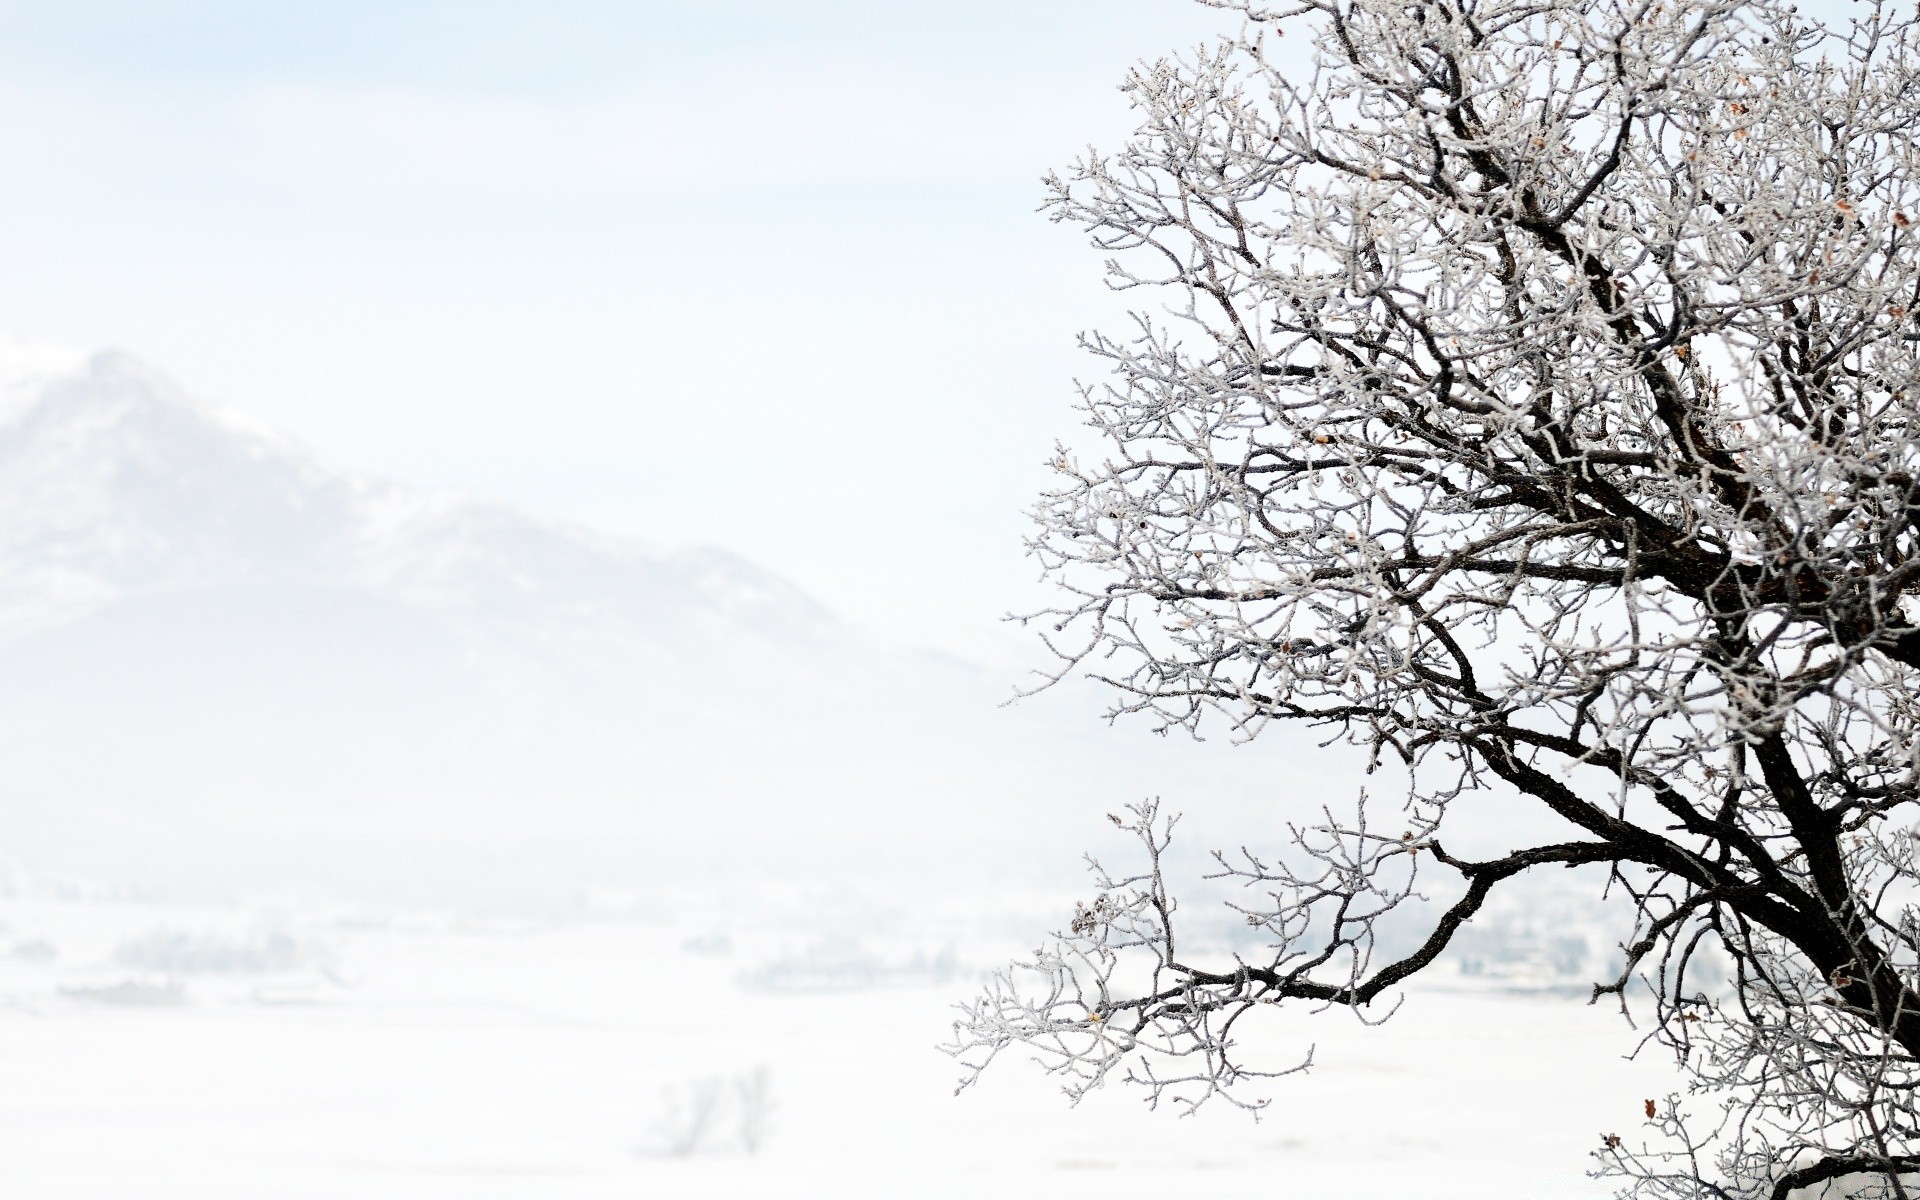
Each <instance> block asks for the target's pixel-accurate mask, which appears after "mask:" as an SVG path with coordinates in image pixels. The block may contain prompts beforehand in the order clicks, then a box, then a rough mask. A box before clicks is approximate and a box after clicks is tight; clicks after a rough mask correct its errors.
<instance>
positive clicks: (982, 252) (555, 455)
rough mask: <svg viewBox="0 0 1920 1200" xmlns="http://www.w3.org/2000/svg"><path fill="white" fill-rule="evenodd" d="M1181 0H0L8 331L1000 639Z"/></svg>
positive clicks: (463, 477)
mask: <svg viewBox="0 0 1920 1200" xmlns="http://www.w3.org/2000/svg"><path fill="white" fill-rule="evenodd" d="M1228 20H1229V18H1228V17H1227V16H1226V15H1224V14H1221V13H1218V12H1213V11H1210V10H1207V9H1204V8H1201V7H1199V6H1197V5H1192V4H1188V3H1183V2H1182V0H1098V2H1093V0H1040V2H1035V0H986V2H976V3H970V4H964V5H954V4H944V3H917V2H913V0H890V2H863V0H826V2H816V3H808V4H804V5H801V4H790V3H771V2H764V0H754V2H748V3H735V4H725V5H721V4H711V3H703V2H690V0H689V2H679V3H664V2H655V0H629V2H625V3H609V2H600V3H593V2H588V0H543V2H542V3H537V4H535V3H527V2H514V3H503V2H497V0H495V2H489V0H417V2H409V3H404V4H395V3H390V2H383V3H343V2H341V0H326V2H312V0H308V2H295V3H276V4H272V5H262V4H257V3H251V2H246V0H200V2H193V0H174V2H162V0H154V2H143V0H124V2H119V3H112V2H107V3H71V4H69V3H62V4H46V3H38V2H34V3H23V2H12V3H5V4H0V158H3V159H4V161H5V163H6V178H5V186H4V187H0V330H5V331H7V332H11V333H15V334H20V335H25V336H29V337H36V338H42V339H47V340H52V341H56V342H61V343H66V344H70V345H76V346H81V347H88V348H93V347H104V346H112V347H118V348H123V349H126V350H129V351H132V352H133V353H135V354H138V355H139V356H141V357H143V358H146V359H148V360H149V361H152V362H154V363H156V364H158V365H160V366H161V367H162V368H164V369H166V370H168V371H169V372H171V373H172V374H174V375H175V376H176V377H178V378H179V379H180V380H181V381H182V382H183V383H184V385H185V386H186V387H187V388H188V389H189V390H190V391H193V392H195V393H197V394H199V395H202V396H204V397H206V398H209V399H212V400H215V401H218V402H223V403H226V404H230V405H232V406H235V407H238V408H241V409H244V410H246V411H249V412H252V413H255V414H257V415H259V416H261V417H263V418H265V419H267V420H268V421H270V422H272V423H275V424H277V425H279V426H281V427H283V428H284V429H286V430H288V431H290V432H292V433H293V434H295V435H296V436H297V437H299V438H300V439H302V440H304V441H305V442H306V443H308V444H309V445H310V446H311V447H312V448H313V449H314V450H315V451H316V452H318V453H319V454H320V455H321V456H322V457H323V458H325V459H327V460H330V461H332V462H334V463H337V464H339V465H342V466H346V467H349V468H354V469H359V470H364V471H370V472H373V473H377V474H382V475H387V476H391V477H396V478H402V479H406V480H409V481H414V482H420V483H426V484H436V485H451V486H455V487H459V488H463V489H468V490H472V491H476V492H481V493H485V494H490V495H494V496H498V497H501V498H504V499H507V500H510V501H512V502H514V503H517V504H520V505H522V506H524V507H527V508H530V509H534V510H537V511H542V512H547V513H551V514H554V515H558V516H563V517H569V518H573V519H577V520H579V521H582V522H585V523H588V524H592V525H595V526H598V527H600V528H603V529H606V530H609V531H612V532H618V533H625V534H631V535H635V536H638V537H642V538H645V539H648V540H652V541H656V542H662V543H680V542H707V543H715V544H720V545H725V546H728V547H731V548H733V549H736V550H738V551H740V552H741V553H744V554H746V555H747V556H749V557H750V558H753V559H755V560H757V561H759V562H761V563H762V564H764V565H766V566H768V567H771V568H773V569H775V570H777V571H780V572H782V573H784V574H786V575H788V576H789V577H791V578H793V579H795V580H796V581H798V582H800V583H801V584H802V585H804V586H805V587H807V588H808V589H810V590H811V591H813V592H814V593H815V594H816V595H818V596H819V597H820V598H821V599H823V600H824V601H826V602H827V603H828V604H829V605H830V606H832V607H834V608H836V609H838V610H839V611H841V612H842V613H844V614H846V615H848V616H850V617H853V618H854V619H856V620H858V621H861V622H863V623H866V624H868V625H870V626H872V627H875V628H878V629H880V630H883V631H886V632H889V633H892V634H895V635H899V636H905V637H911V638H916V639H918V638H927V639H937V640H947V639H948V638H950V637H953V636H955V635H959V636H966V635H967V634H969V633H973V634H977V633H978V632H979V631H982V630H987V629H991V628H993V622H994V619H995V618H996V617H997V616H998V615H1000V614H1001V613H1002V612H1003V611H1005V610H1006V609H1007V608H1008V607H1011V606H1014V605H1017V604H1018V603H1020V602H1021V600H1022V597H1024V596H1028V595H1031V594H1032V593H1031V592H1030V591H1028V588H1029V580H1030V578H1031V576H1032V570H1031V568H1030V567H1029V566H1028V564H1027V563H1026V562H1025V561H1024V559H1023V557H1022V552H1021V548H1020V542H1021V538H1022V537H1023V535H1024V532H1025V520H1024V518H1023V516H1022V509H1023V507H1024V506H1025V505H1026V503H1027V502H1028V501H1029V499H1030V498H1031V497H1032V495H1033V494H1034V492H1035V491H1036V489H1037V488H1039V487H1040V486H1042V484H1043V483H1044V473H1043V472H1042V470H1041V469H1040V467H1039V463H1040V462H1041V461H1042V460H1043V459H1044V458H1045V457H1046V451H1047V449H1048V447H1049V446H1050V445H1051V442H1052V440H1053V438H1054V437H1055V436H1057V435H1059V434H1062V433H1064V432H1067V431H1069V430H1070V429H1071V427H1072V424H1073V420H1074V418H1073V416H1072V414H1071V412H1070V404H1071V401H1072V395H1073V393H1072V379H1073V376H1074V375H1075V373H1076V372H1077V371H1085V370H1088V369H1091V368H1090V364H1089V363H1088V362H1086V361H1083V360H1082V359H1081V358H1080V356H1079V354H1078V353H1077V351H1076V350H1075V349H1074V347H1073V335H1074V333H1075V332H1076V331H1077V330H1079V329H1081V328H1084V327H1086V326H1087V325H1089V324H1092V323H1094V322H1095V321H1096V320H1098V319H1099V317H1100V316H1101V315H1102V314H1103V313H1107V312H1110V311H1111V307H1110V305H1111V302H1110V301H1108V300H1107V299H1106V298H1105V297H1103V295H1102V292H1101V287H1100V284H1099V267H1100V263H1099V259H1098V257H1097V256H1096V255H1095V254H1094V253H1093V252H1092V251H1090V250H1088V249H1086V248H1085V247H1084V245H1083V243H1082V239H1081V237H1080V235H1079V234H1078V233H1077V231H1073V230H1070V229H1066V228H1060V227H1054V226H1050V225H1049V224H1048V223H1047V222H1046V221H1045V220H1044V219H1043V218H1042V217H1040V216H1038V215H1036V214H1035V212H1034V209H1035V207H1036V205H1037V204H1038V202H1039V200H1040V198H1041V188H1040V185H1039V183H1038V177H1039V176H1040V175H1041V174H1042V172H1043V171H1045V170H1046V169H1048V168H1049V167H1052V166H1057V165H1063V164H1064V163H1065V162H1066V161H1067V160H1069V159H1070V158H1071V157H1072V156H1073V155H1074V154H1076V153H1077V152H1078V151H1079V149H1080V148H1081V147H1083V146H1084V145H1086V144H1087V143H1088V142H1089V141H1093V142H1098V143H1100V144H1103V145H1106V146H1113V145H1116V144H1117V143H1118V142H1119V140H1120V139H1121V138H1122V137H1123V136H1124V134H1125V132H1126V131H1127V129H1128V128H1129V127H1130V118H1129V115H1128V113H1127V110H1126V107H1125V102H1124V99H1123V98H1122V97H1121V96H1120V95H1119V94H1118V92H1117V91H1116V84H1117V83H1118V81H1119V80H1120V78H1121V77H1122V75H1123V74H1124V72H1125V71H1126V69H1127V67H1128V66H1129V65H1130V64H1131V63H1132V62H1134V61H1135V60H1137V59H1138V58H1140V57H1142V56H1154V55H1158V54H1160V53H1163V52H1165V51H1168V50H1171V49H1174V48H1177V47H1181V46H1186V45H1191V44H1193V43H1194V42H1195V41H1196V40H1198V39H1200V38H1202V37H1204V36H1205V35H1206V34H1207V33H1208V32H1209V31H1212V30H1218V29H1222V28H1225V27H1226V24H1227V22H1228Z"/></svg>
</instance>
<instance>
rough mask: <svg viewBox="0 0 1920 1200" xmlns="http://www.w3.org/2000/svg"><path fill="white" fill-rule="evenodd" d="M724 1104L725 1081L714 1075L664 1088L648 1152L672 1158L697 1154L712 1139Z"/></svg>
mask: <svg viewBox="0 0 1920 1200" xmlns="http://www.w3.org/2000/svg"><path fill="white" fill-rule="evenodd" d="M725 1103H726V1087H725V1081H724V1080H722V1079H721V1078H720V1077H719V1076H717V1075H706V1076H702V1077H700V1078H698V1079H690V1080H688V1081H686V1082H685V1083H682V1084H679V1085H678V1086H675V1087H669V1088H666V1089H665V1090H663V1091H662V1092H661V1094H660V1112H659V1115H658V1116H657V1117H656V1118H655V1119H654V1122H653V1144H652V1146H651V1147H650V1149H651V1150H653V1151H654V1152H657V1153H659V1154H663V1155H667V1156H670V1157H673V1158H685V1157H687V1156H688V1155H691V1154H697V1153H699V1152H700V1151H701V1150H702V1149H704V1148H705V1147H706V1145H707V1142H708V1139H709V1138H711V1137H712V1136H713V1133H714V1130H715V1127H716V1126H717V1125H718V1124H719V1120H720V1114H721V1110H722V1108H723V1106H724V1105H725Z"/></svg>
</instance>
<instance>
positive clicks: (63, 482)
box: [0, 342, 847, 660]
mask: <svg viewBox="0 0 1920 1200" xmlns="http://www.w3.org/2000/svg"><path fill="white" fill-rule="evenodd" d="M0 513H5V514H6V517H7V520H6V522H5V523H4V524H3V525H0V642H5V641H10V640H12V639H15V638H18V637H20V636H22V635H26V634H30V633H32V632H33V631H35V630H39V629H45V628H48V627H52V626H57V625H60V624H65V623H68V622H71V621H73V620H74V619H75V618H76V617H79V616H83V615H86V614H88V613H91V612H98V611H101V610H103V609H106V608H109V607H112V606H114V605H124V604H128V603H138V602H140V601H142V600H145V599H149V598H153V597H157V596H164V595H168V594H175V593H181V592H189V591H205V590H208V589H233V588H261V587H270V588H283V587H298V588H317V589H328V590H334V591H341V592H348V593H353V594H356V595H360V596H365V597H379V598H382V599H384V600H386V601H390V602H392V603H396V604H401V605H405V606H408V607H410V608H413V609H416V610H418V611H420V612H423V613H432V614H434V615H435V616H436V617H437V618H438V619H440V620H442V621H444V622H445V623H446V625H447V627H448V629H449V630H450V631H453V632H456V633H457V634H458V635H459V636H460V637H461V639H462V641H463V643H464V644H466V646H467V647H468V648H469V649H470V650H473V651H475V652H481V653H484V652H485V651H486V650H488V649H489V648H491V642H492V640H493V639H497V638H501V637H505V638H507V639H509V640H513V639H517V638H532V639H534V640H536V641H539V642H545V643H549V644H550V645H549V648H551V649H555V650H560V651H562V652H565V651H566V650H567V649H569V648H570V649H572V650H575V651H582V650H584V651H587V652H588V655H589V658H594V657H598V656H602V655H604V654H605V653H606V652H607V651H608V650H609V649H610V648H612V647H615V646H618V647H619V648H620V649H621V650H623V651H625V652H627V653H632V654H636V655H639V656H641V657H645V658H655V659H662V660H673V659H675V658H676V657H678V656H679V655H680V654H681V652H683V651H685V650H686V649H687V648H688V646H689V645H690V644H691V643H692V642H694V641H700V642H703V643H705V644H707V645H709V646H711V645H713V644H721V645H726V646H729V647H732V648H736V649H738V648H742V647H744V646H747V645H751V646H753V647H754V649H755V651H756V652H760V651H763V650H767V649H777V648H782V647H797V648H804V649H823V648H827V647H835V646H838V645H839V644H840V643H842V642H843V641H844V640H845V638H846V636H847V631H846V630H844V629H843V628H841V627H840V626H839V624H838V623H837V622H836V621H835V620H834V618H833V617H832V616H830V615H829V614H828V613H827V612H826V611H825V610H824V609H822V608H821V607H820V606H819V605H818V604H816V603H814V602H813V601H812V600H810V599H809V598H808V597H806V596H805V595H803V594H802V593H801V592H799V591H798V590H797V589H795V588H794V587H792V586H791V585H789V584H787V583H786V582H784V581H783V580H780V579H778V578H776V577H774V576H772V575H770V574H768V573H767V572H765V571H761V570H758V569H756V568H754V567H753V566H751V565H750V564H748V563H746V562H744V561H742V560H740V559H738V558H736V557H733V556H731V555H728V554H726V553H723V552H720V551H716V550H679V551H662V550H658V549H654V548H651V547H646V546H641V545H636V544H633V543H631V542H623V541H619V540H616V539H612V538H606V537H601V536H597V535H595V534H593V533H590V532H588V531H586V530H583V529H580V528H577V527H573V526H568V525H564V524H560V523H557V522H551V521H542V520H539V519H536V518H533V517H530V516H527V515H524V514H522V513H519V512H515V511H514V510H512V509H509V508H506V507H503V506H500V505H497V504H490V503H487V502H485V501H481V500H477V499H474V498H471V497H465V496H459V495H451V494H446V493H431V492H421V491H416V490H411V489H408V488H404V487H401V486H398V485H395V484H391V483H386V482H383V481H377V480H371V479H365V478H359V477H356V476H351V475H346V474H342V473H340V472H336V471H331V470H328V469H327V468H325V467H323V466H322V465H320V464H319V463H318V462H316V461H314V459H313V458H312V457H311V456H310V455H309V454H307V453H306V452H305V451H304V450H303V449H302V448H301V447H299V446H298V445H296V444H294V443H292V442H290V441H288V440H287V439H285V438H283V437H280V436H278V435H277V434H275V433H274V432H273V431H271V430H269V429H265V428H263V427H260V426H258V425H256V424H254V423H252V422H249V421H247V420H246V419H244V418H243V417H241V416H239V415H238V414H234V413H230V412H223V411H218V410H215V409H213V408H210V407H208V406H206V405H203V404H200V403H197V402H195V401H194V400H192V399H191V398H190V397H188V396H187V395H185V394H184V393H183V392H182V391H181V390H180V389H179V387H178V386H176V385H175V384H174V383H173V382H172V381H171V380H169V379H167V378H166V377H165V376H163V375H161V374H160V373H159V372H158V371H156V370H154V369H153V368H151V367H148V366H147V365H145V364H143V363H141V362H139V361H137V360H135V359H133V358H130V357H128V356H126V355H124V354H117V353H108V354H98V355H94V356H91V357H85V358H81V357H78V356H63V355H62V354H60V353H59V352H58V351H54V350H51V349H48V348H45V347H39V346H33V345H23V344H21V343H17V342H15V343H0Z"/></svg>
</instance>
